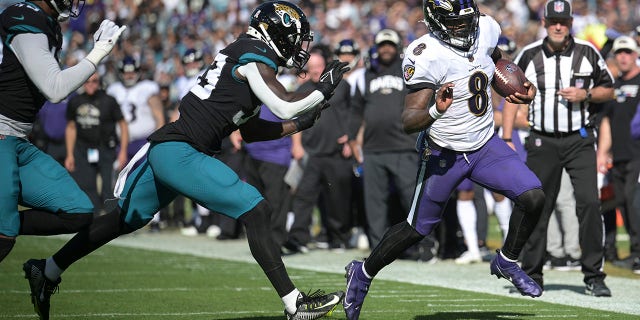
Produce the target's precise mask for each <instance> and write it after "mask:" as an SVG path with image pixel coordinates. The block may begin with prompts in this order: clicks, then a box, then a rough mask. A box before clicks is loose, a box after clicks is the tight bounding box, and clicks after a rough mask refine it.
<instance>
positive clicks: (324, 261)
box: [111, 232, 640, 315]
mask: <svg viewBox="0 0 640 320" xmlns="http://www.w3.org/2000/svg"><path fill="white" fill-rule="evenodd" d="M111 244H112V245H116V246H123V247H131V248H140V249H148V250H156V251H164V252H173V253H182V254H191V255H194V256H200V257H211V258H219V259H224V260H232V261H243V262H254V260H253V257H252V256H251V253H250V252H249V247H248V245H247V242H246V240H227V241H217V240H214V239H211V238H207V237H204V236H199V237H185V236H181V235H178V234H175V233H165V232H162V233H156V234H149V233H146V232H138V233H136V234H133V235H129V236H124V237H121V238H118V239H116V240H114V241H112V242H111ZM366 254H367V253H365V252H361V251H356V250H351V251H347V252H346V253H333V252H329V251H326V250H312V251H311V252H309V253H308V254H304V255H301V254H298V255H293V256H287V257H285V258H284V260H285V264H286V265H287V267H289V268H298V269H304V270H314V271H321V272H329V273H336V274H340V275H342V274H344V266H345V265H346V264H347V263H348V262H349V261H351V260H352V259H362V258H363V256H364V255H366ZM544 277H545V289H546V290H545V292H544V294H543V295H542V297H540V298H536V300H539V301H545V302H549V303H556V304H563V305H571V306H577V307H584V308H592V309H598V310H606V311H612V312H619V313H626V314H633V315H640V276H638V279H629V278H620V277H611V276H609V277H607V279H606V283H607V285H608V286H609V288H610V289H611V291H612V294H613V297H612V298H596V297H591V296H587V295H585V294H584V284H583V282H582V273H581V272H579V271H572V272H562V271H553V270H552V271H545V275H544ZM377 278H378V279H384V280H393V281H400V282H406V283H413V284H420V285H431V286H438V287H445V288H452V289H459V290H466V291H474V292H484V293H490V294H496V295H505V296H510V297H514V298H522V299H532V298H529V297H522V296H520V294H514V293H510V289H511V288H513V286H512V285H511V284H510V283H508V282H507V281H506V280H504V279H500V280H498V279H497V278H496V277H495V276H490V274H489V264H488V263H480V264H472V265H467V266H460V265H456V264H454V263H453V262H452V261H446V262H441V261H440V262H437V263H435V264H427V263H416V262H413V261H402V260H398V261H395V262H394V263H392V264H391V265H389V266H388V267H387V268H385V269H384V270H383V271H382V272H380V274H378V276H377ZM531 301H533V300H531Z"/></svg>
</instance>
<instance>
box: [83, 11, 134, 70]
mask: <svg viewBox="0 0 640 320" xmlns="http://www.w3.org/2000/svg"><path fill="white" fill-rule="evenodd" d="M126 28H127V26H121V27H118V26H117V25H116V24H115V23H114V22H113V21H111V20H108V19H105V20H103V21H102V23H101V24H100V27H99V28H98V30H97V31H96V32H95V33H94V34H93V49H92V50H91V52H89V54H87V57H86V59H87V60H89V61H91V63H93V65H94V66H96V67H97V66H98V64H99V63H100V61H102V59H104V57H106V56H107V55H108V54H109V52H111V49H113V47H114V46H115V45H116V42H117V41H118V38H120V34H122V32H123V31H124V30H125V29H126Z"/></svg>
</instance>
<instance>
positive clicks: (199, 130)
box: [149, 35, 278, 155]
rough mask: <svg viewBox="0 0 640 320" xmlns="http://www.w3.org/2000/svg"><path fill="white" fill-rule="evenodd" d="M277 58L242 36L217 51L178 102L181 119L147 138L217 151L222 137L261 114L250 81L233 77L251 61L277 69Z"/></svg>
mask: <svg viewBox="0 0 640 320" xmlns="http://www.w3.org/2000/svg"><path fill="white" fill-rule="evenodd" d="M277 61H278V57H277V55H276V53H275V51H273V49H271V48H270V47H269V46H268V45H267V44H266V43H264V42H262V41H260V40H258V39H255V38H251V37H249V36H246V35H243V36H241V37H239V38H238V39H237V40H236V41H234V42H233V43H231V44H229V46H227V47H226V48H224V49H222V50H221V51H220V53H218V54H217V55H216V57H215V59H214V61H213V63H212V64H211V65H210V66H209V68H208V69H206V70H205V72H204V73H203V74H202V75H200V76H199V77H198V82H197V83H196V84H195V85H194V86H193V87H192V88H191V90H190V91H189V93H187V95H185V96H184V98H182V100H181V101H180V109H179V111H180V118H179V119H178V120H177V121H175V122H172V123H169V124H166V125H165V126H163V127H162V128H160V129H158V130H157V131H156V132H154V133H153V134H151V136H149V140H150V141H185V142H188V143H189V144H191V145H192V146H193V147H194V148H196V149H197V150H199V151H201V152H204V153H206V154H209V155H213V154H215V153H218V152H219V151H220V144H221V141H222V139H223V138H225V137H226V136H228V135H229V134H231V132H233V131H235V130H236V129H238V126H239V125H241V124H242V123H244V122H246V121H247V120H248V119H249V118H250V117H253V116H258V115H259V114H260V106H261V105H262V102H261V101H260V100H259V99H258V97H257V96H256V95H255V94H254V93H253V91H251V88H250V87H249V83H248V82H247V81H246V80H245V81H243V80H240V79H238V78H237V77H235V76H234V72H235V70H236V69H237V68H238V67H240V66H242V65H245V64H247V63H250V62H261V63H264V64H266V65H268V66H269V67H271V68H272V69H273V72H274V73H276V72H277V70H278V64H277Z"/></svg>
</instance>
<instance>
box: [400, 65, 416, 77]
mask: <svg viewBox="0 0 640 320" xmlns="http://www.w3.org/2000/svg"><path fill="white" fill-rule="evenodd" d="M402 69H403V74H404V80H405V81H409V79H411V78H412V77H413V74H414V73H416V67H415V66H413V65H410V64H408V65H406V66H404V68H402Z"/></svg>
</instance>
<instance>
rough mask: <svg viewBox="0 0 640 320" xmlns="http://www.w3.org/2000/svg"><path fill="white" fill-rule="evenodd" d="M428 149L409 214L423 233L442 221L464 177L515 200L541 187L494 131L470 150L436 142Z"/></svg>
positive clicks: (537, 180) (409, 220)
mask: <svg viewBox="0 0 640 320" xmlns="http://www.w3.org/2000/svg"><path fill="white" fill-rule="evenodd" d="M431 144H433V143H432V142H431ZM420 145H421V147H420V149H419V152H420V155H424V154H425V144H424V143H420ZM429 149H430V150H431V152H430V153H431V154H430V155H428V156H421V160H420V168H419V170H418V176H417V180H416V181H417V184H416V190H415V193H414V199H413V202H412V205H411V210H410V211H409V217H408V218H407V221H408V222H409V223H410V224H411V225H412V226H413V227H414V228H416V230H417V231H418V233H420V234H422V235H428V234H430V233H431V231H433V229H434V228H435V227H436V226H437V225H438V223H440V220H441V219H442V214H443V209H444V207H445V205H446V203H447V200H448V199H449V196H450V195H451V193H452V192H453V191H454V190H455V189H456V187H457V186H458V184H460V182H462V181H463V180H464V179H465V178H468V179H470V180H471V181H473V182H475V183H478V184H479V185H481V186H483V187H485V188H487V189H489V190H491V191H495V192H498V193H501V194H503V195H505V196H506V197H507V198H509V199H511V200H512V201H513V200H515V199H516V198H517V197H518V196H520V195H521V194H522V193H524V192H525V191H528V190H531V189H536V188H537V189H540V188H542V186H541V183H540V180H539V179H538V177H536V175H535V174H534V173H533V172H532V171H531V170H529V168H528V167H527V165H526V164H525V163H524V162H522V160H521V159H520V157H519V156H518V154H517V153H516V152H515V151H513V149H511V148H510V147H509V146H508V145H507V144H506V143H505V142H504V141H502V140H501V139H500V138H498V137H497V136H496V135H495V134H494V135H493V136H492V137H491V139H490V140H489V141H488V142H487V143H486V144H485V145H483V146H482V147H481V148H480V149H478V150H475V151H471V152H457V151H453V150H449V149H445V148H439V147H437V146H433V145H432V146H430V147H429ZM427 153H429V152H427Z"/></svg>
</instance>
